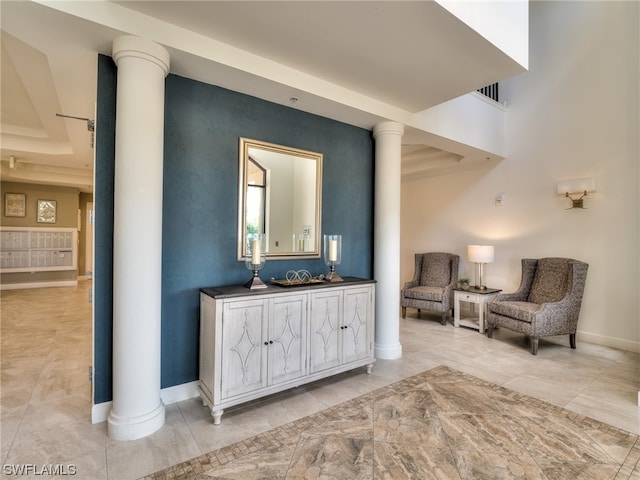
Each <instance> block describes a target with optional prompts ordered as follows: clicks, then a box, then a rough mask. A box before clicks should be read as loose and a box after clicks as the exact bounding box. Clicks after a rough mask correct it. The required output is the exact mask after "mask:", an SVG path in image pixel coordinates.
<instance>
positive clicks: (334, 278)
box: [324, 265, 344, 282]
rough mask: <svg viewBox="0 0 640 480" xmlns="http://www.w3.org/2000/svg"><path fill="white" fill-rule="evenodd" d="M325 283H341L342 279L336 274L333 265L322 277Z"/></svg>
mask: <svg viewBox="0 0 640 480" xmlns="http://www.w3.org/2000/svg"><path fill="white" fill-rule="evenodd" d="M324 279H325V280H326V281H327V282H342V281H344V280H342V277H341V276H340V275H338V272H336V267H335V265H331V271H330V272H329V273H328V274H327V275H326V276H325V277H324Z"/></svg>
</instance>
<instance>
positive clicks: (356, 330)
mask: <svg viewBox="0 0 640 480" xmlns="http://www.w3.org/2000/svg"><path fill="white" fill-rule="evenodd" d="M371 313H372V308H371V289H370V288H368V287H367V288H357V289H346V290H345V291H344V316H343V320H342V325H343V328H342V329H341V330H340V333H341V335H342V353H343V358H342V361H343V363H348V362H351V361H354V360H360V359H361V358H367V357H368V356H370V355H371V349H372V348H373V346H372V345H371V333H372V328H373V326H372V325H373V321H372V318H371Z"/></svg>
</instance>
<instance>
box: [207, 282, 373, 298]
mask: <svg viewBox="0 0 640 480" xmlns="http://www.w3.org/2000/svg"><path fill="white" fill-rule="evenodd" d="M342 278H343V280H344V281H342V282H318V283H303V284H300V285H290V286H284V285H278V284H274V283H268V284H267V288H259V289H254V290H251V289H249V288H247V287H245V286H243V285H223V286H219V287H206V288H201V289H200V291H201V292H202V293H204V294H205V295H208V296H210V297H212V298H229V297H240V296H247V295H251V296H253V295H255V296H258V295H269V294H272V293H287V292H291V293H293V292H298V291H300V290H316V289H318V290H321V289H324V288H334V287H347V286H353V285H367V284H371V283H376V281H375V280H371V279H366V278H358V277H342Z"/></svg>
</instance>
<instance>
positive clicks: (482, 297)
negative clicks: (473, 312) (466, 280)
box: [453, 287, 502, 333]
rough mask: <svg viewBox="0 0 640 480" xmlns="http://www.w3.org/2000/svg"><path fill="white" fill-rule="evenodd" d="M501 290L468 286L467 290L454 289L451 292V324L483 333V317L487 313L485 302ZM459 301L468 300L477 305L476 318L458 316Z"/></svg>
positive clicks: (484, 328)
mask: <svg viewBox="0 0 640 480" xmlns="http://www.w3.org/2000/svg"><path fill="white" fill-rule="evenodd" d="M501 291H502V290H499V289H496V288H486V289H484V290H480V289H479V288H475V287H469V289H468V290H462V289H458V288H456V289H454V293H453V311H454V315H453V325H454V326H455V327H460V326H463V327H470V328H474V329H476V330H478V331H479V332H480V333H484V332H485V330H486V325H485V321H484V319H485V317H486V315H487V304H488V303H489V302H490V301H491V300H493V298H494V297H495V296H496V295H498V293H500V292H501ZM460 302H468V303H473V304H475V305H478V316H477V317H476V318H473V317H471V318H460Z"/></svg>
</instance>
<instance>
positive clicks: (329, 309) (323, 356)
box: [309, 290, 342, 373]
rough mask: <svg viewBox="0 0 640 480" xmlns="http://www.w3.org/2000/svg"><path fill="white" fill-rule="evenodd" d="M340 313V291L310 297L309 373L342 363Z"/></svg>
mask: <svg viewBox="0 0 640 480" xmlns="http://www.w3.org/2000/svg"><path fill="white" fill-rule="evenodd" d="M341 311H342V291H341V290H338V291H335V290H334V291H328V292H319V293H314V294H313V295H312V296H311V322H310V327H311V330H310V331H309V337H310V339H311V341H310V348H311V352H310V358H311V365H310V370H311V373H314V372H318V371H320V370H324V369H326V368H331V367H335V366H337V365H340V363H342V356H341V354H342V338H341V337H342V335H341V333H342V330H340V326H341V324H340V312H341Z"/></svg>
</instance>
